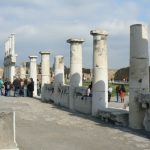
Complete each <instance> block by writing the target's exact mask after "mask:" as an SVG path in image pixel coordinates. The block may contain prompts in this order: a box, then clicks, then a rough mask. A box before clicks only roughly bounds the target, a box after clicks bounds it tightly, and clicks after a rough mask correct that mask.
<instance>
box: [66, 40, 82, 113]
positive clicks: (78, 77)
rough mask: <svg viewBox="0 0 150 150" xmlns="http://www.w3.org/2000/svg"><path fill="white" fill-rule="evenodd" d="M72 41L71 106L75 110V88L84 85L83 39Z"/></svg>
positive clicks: (70, 41)
mask: <svg viewBox="0 0 150 150" xmlns="http://www.w3.org/2000/svg"><path fill="white" fill-rule="evenodd" d="M67 42H68V43H70V96H69V97H70V99H69V107H70V109H71V110H74V99H73V95H74V88H75V87H78V86H82V43H83V42H84V40H83V39H68V40H67Z"/></svg>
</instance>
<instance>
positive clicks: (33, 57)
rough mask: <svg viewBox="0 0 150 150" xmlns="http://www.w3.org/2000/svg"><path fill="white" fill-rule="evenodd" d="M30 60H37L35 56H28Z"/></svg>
mask: <svg viewBox="0 0 150 150" xmlns="http://www.w3.org/2000/svg"><path fill="white" fill-rule="evenodd" d="M29 58H30V59H37V56H29Z"/></svg>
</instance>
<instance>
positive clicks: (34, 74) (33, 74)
mask: <svg viewBox="0 0 150 150" xmlns="http://www.w3.org/2000/svg"><path fill="white" fill-rule="evenodd" d="M29 58H30V78H33V81H34V92H33V96H37V64H36V60H37V56H29Z"/></svg>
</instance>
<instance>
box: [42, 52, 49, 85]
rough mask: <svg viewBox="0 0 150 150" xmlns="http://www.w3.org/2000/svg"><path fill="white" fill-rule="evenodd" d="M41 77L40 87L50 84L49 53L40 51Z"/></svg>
mask: <svg viewBox="0 0 150 150" xmlns="http://www.w3.org/2000/svg"><path fill="white" fill-rule="evenodd" d="M40 54H41V75H42V87H43V85H44V84H45V83H46V84H49V83H50V60H49V55H50V52H47V51H41V52H40Z"/></svg>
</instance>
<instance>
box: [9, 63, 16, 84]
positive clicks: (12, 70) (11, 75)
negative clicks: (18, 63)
mask: <svg viewBox="0 0 150 150" xmlns="http://www.w3.org/2000/svg"><path fill="white" fill-rule="evenodd" d="M15 74H16V69H15V64H12V65H11V66H9V80H10V82H11V83H12V82H13V81H14V76H15Z"/></svg>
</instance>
